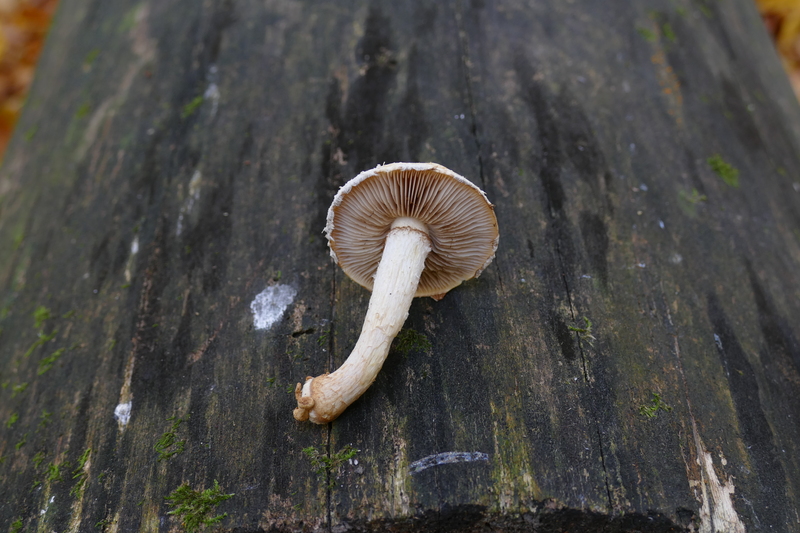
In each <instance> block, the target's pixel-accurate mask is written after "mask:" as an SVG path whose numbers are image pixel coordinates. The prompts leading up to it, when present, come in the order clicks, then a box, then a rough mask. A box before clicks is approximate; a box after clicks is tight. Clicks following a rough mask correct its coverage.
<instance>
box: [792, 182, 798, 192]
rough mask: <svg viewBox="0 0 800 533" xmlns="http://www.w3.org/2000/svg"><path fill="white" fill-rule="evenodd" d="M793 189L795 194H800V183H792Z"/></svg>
mask: <svg viewBox="0 0 800 533" xmlns="http://www.w3.org/2000/svg"><path fill="white" fill-rule="evenodd" d="M792 188H793V189H794V192H800V183H798V182H794V183H792Z"/></svg>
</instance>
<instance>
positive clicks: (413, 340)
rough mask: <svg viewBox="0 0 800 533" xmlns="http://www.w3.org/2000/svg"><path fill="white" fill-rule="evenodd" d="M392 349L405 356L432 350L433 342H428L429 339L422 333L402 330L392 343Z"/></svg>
mask: <svg viewBox="0 0 800 533" xmlns="http://www.w3.org/2000/svg"><path fill="white" fill-rule="evenodd" d="M392 348H393V349H394V350H395V351H397V352H399V353H401V354H402V355H404V356H405V355H408V354H409V353H411V352H424V351H426V350H430V349H431V341H429V340H428V337H426V336H425V335H423V334H422V333H417V332H416V331H414V330H413V329H401V330H400V333H398V334H397V337H395V339H394V342H393V343H392Z"/></svg>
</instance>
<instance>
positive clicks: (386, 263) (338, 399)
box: [294, 219, 431, 424]
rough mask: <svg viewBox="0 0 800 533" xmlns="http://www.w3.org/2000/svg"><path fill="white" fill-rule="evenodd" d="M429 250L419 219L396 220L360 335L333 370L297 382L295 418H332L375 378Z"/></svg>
mask: <svg viewBox="0 0 800 533" xmlns="http://www.w3.org/2000/svg"><path fill="white" fill-rule="evenodd" d="M430 251H431V244H430V239H428V235H427V233H426V231H425V227H424V226H423V225H422V224H420V223H419V222H418V221H416V220H414V219H400V220H398V221H396V222H395V224H394V225H393V226H392V230H391V231H390V232H389V235H388V236H387V237H386V243H385V246H384V249H383V256H382V257H381V262H380V265H378V271H377V273H376V274H375V283H374V286H373V288H372V296H371V297H370V300H369V309H368V310H367V316H366V318H365V319H364V327H363V328H362V329H361V336H360V337H359V338H358V342H357V343H356V345H355V347H354V348H353V351H352V353H351V354H350V356H349V357H348V358H347V360H346V361H345V362H344V364H343V365H342V366H341V367H339V369H338V370H336V372H333V373H332V374H323V375H321V376H317V377H314V378H312V377H308V378H306V382H305V384H300V383H298V384H297V387H296V388H295V397H296V399H297V408H296V409H295V410H294V417H295V418H296V419H297V420H300V421H304V420H310V421H311V422H314V423H316V424H324V423H326V422H331V421H333V420H334V419H336V417H338V416H339V415H340V414H341V413H342V412H343V411H344V410H345V409H346V408H347V406H349V405H350V404H351V403H353V402H354V401H356V399H358V397H359V396H361V395H362V394H363V393H364V391H366V390H367V389H368V388H369V386H370V385H371V384H372V382H373V381H375V377H376V376H377V375H378V372H379V371H380V369H381V367H382V366H383V362H384V361H385V360H386V356H387V355H388V353H389V347H390V346H391V344H392V340H394V338H395V336H396V335H397V333H398V332H399V331H400V328H401V327H402V326H403V323H404V322H405V321H406V318H407V317H408V309H409V307H411V300H412V299H413V298H414V294H415V293H416V291H417V285H418V284H419V278H420V276H421V275H422V270H423V269H424V268H425V259H426V258H427V257H428V253H430Z"/></svg>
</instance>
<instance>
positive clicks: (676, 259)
mask: <svg viewBox="0 0 800 533" xmlns="http://www.w3.org/2000/svg"><path fill="white" fill-rule="evenodd" d="M669 262H670V263H672V264H673V265H679V264H681V263H682V262H683V256H682V255H681V254H679V253H674V254H672V255H671V256H670V257H669Z"/></svg>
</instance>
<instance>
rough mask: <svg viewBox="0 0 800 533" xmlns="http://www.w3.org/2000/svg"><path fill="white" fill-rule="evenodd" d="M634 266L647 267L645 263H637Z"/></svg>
mask: <svg viewBox="0 0 800 533" xmlns="http://www.w3.org/2000/svg"><path fill="white" fill-rule="evenodd" d="M636 266H637V267H639V268H646V267H647V263H639V264H638V265H636Z"/></svg>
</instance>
